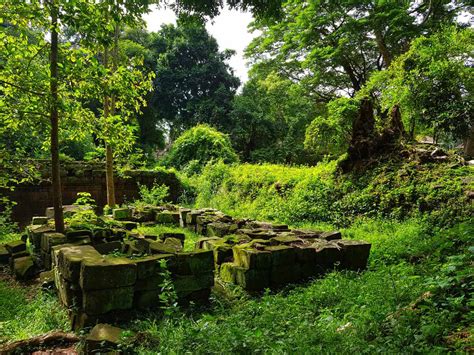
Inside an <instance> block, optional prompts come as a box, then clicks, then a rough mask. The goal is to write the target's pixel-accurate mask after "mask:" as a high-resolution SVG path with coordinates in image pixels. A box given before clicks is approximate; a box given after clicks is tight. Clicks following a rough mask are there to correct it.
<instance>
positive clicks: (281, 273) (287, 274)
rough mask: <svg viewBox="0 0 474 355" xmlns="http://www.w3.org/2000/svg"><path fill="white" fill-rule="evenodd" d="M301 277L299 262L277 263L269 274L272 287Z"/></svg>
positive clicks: (283, 284)
mask: <svg viewBox="0 0 474 355" xmlns="http://www.w3.org/2000/svg"><path fill="white" fill-rule="evenodd" d="M300 279H301V270H300V265H299V264H293V265H291V266H289V265H277V266H274V267H272V270H271V274H270V284H271V286H272V287H282V286H285V285H288V284H290V283H293V282H297V281H299V280H300Z"/></svg>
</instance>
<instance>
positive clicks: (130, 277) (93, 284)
mask: <svg viewBox="0 0 474 355" xmlns="http://www.w3.org/2000/svg"><path fill="white" fill-rule="evenodd" d="M136 280H137V264H136V263H134V262H133V261H131V260H129V259H127V258H116V257H106V258H91V259H87V260H84V261H82V264H81V273H80V279H79V282H80V285H81V288H82V289H83V290H103V289H108V288H117V287H125V286H131V285H133V284H134V283H135V281H136Z"/></svg>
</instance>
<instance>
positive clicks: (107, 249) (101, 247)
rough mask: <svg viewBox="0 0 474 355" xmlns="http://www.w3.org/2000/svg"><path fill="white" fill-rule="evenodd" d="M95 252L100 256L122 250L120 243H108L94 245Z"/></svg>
mask: <svg viewBox="0 0 474 355" xmlns="http://www.w3.org/2000/svg"><path fill="white" fill-rule="evenodd" d="M94 248H95V250H97V251H98V252H99V253H100V254H103V255H104V254H110V253H113V252H114V251H117V252H119V251H121V250H122V243H120V242H109V243H101V244H97V245H94Z"/></svg>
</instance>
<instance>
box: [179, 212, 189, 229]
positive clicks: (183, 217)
mask: <svg viewBox="0 0 474 355" xmlns="http://www.w3.org/2000/svg"><path fill="white" fill-rule="evenodd" d="M189 212H191V210H190V209H189V208H180V209H179V225H180V226H181V227H182V228H184V227H186V216H187V214H188V213H189Z"/></svg>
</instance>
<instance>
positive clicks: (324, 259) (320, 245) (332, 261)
mask: <svg viewBox="0 0 474 355" xmlns="http://www.w3.org/2000/svg"><path fill="white" fill-rule="evenodd" d="M313 247H314V248H315V250H316V268H317V270H318V272H319V273H321V272H326V271H329V270H332V269H334V268H335V267H336V266H337V265H339V264H340V262H341V258H342V249H341V248H340V247H338V246H337V245H334V244H331V243H328V242H322V241H321V242H315V243H313Z"/></svg>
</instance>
